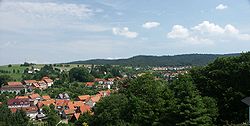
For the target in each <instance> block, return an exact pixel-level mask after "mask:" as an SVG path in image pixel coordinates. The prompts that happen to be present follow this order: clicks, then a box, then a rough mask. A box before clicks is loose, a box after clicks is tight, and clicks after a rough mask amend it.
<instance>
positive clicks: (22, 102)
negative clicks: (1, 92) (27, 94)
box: [7, 98, 30, 108]
mask: <svg viewBox="0 0 250 126" xmlns="http://www.w3.org/2000/svg"><path fill="white" fill-rule="evenodd" d="M7 105H8V108H21V107H22V108H25V107H30V101H29V99H28V98H22V99H9V100H8V102H7Z"/></svg>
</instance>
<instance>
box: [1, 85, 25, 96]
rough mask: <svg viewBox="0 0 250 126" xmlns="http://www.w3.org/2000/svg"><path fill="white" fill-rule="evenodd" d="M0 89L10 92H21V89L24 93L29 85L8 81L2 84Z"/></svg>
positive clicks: (2, 91)
mask: <svg viewBox="0 0 250 126" xmlns="http://www.w3.org/2000/svg"><path fill="white" fill-rule="evenodd" d="M0 90H1V93H4V92H10V93H16V94H18V93H21V91H24V93H26V92H27V87H26V86H25V85H23V84H22V83H21V82H8V83H7V85H4V86H2V87H1V89H0Z"/></svg>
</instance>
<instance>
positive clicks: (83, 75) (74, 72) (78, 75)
mask: <svg viewBox="0 0 250 126" xmlns="http://www.w3.org/2000/svg"><path fill="white" fill-rule="evenodd" d="M69 79H70V81H71V82H73V81H79V82H88V81H93V79H94V77H93V76H92V75H91V74H90V73H89V71H88V70H87V69H86V68H84V67H75V68H72V69H71V70H70V71H69Z"/></svg>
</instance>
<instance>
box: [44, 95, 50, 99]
mask: <svg viewBox="0 0 250 126" xmlns="http://www.w3.org/2000/svg"><path fill="white" fill-rule="evenodd" d="M42 99H43V100H50V99H51V98H50V96H49V95H43V96H42Z"/></svg>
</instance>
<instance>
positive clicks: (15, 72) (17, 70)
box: [0, 64, 83, 81]
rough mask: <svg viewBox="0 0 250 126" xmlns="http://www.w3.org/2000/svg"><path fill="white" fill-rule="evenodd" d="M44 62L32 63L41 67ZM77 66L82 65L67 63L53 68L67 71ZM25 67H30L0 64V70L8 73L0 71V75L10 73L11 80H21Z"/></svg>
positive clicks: (36, 66) (35, 66)
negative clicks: (67, 64)
mask: <svg viewBox="0 0 250 126" xmlns="http://www.w3.org/2000/svg"><path fill="white" fill-rule="evenodd" d="M44 65H45V64H36V65H33V67H34V68H39V69H41V68H42V67H43V66H44ZM78 66H83V65H82V64H69V66H67V67H65V66H64V65H63V66H62V67H58V66H56V67H54V68H58V69H60V70H64V71H69V70H70V69H72V68H74V67H78ZM26 68H29V69H31V66H30V67H24V66H20V64H12V66H11V67H8V65H4V66H0V70H3V71H8V73H1V72H0V75H3V74H4V75H10V76H11V77H12V78H13V81H21V80H22V74H23V72H24V70H25V69H26Z"/></svg>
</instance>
